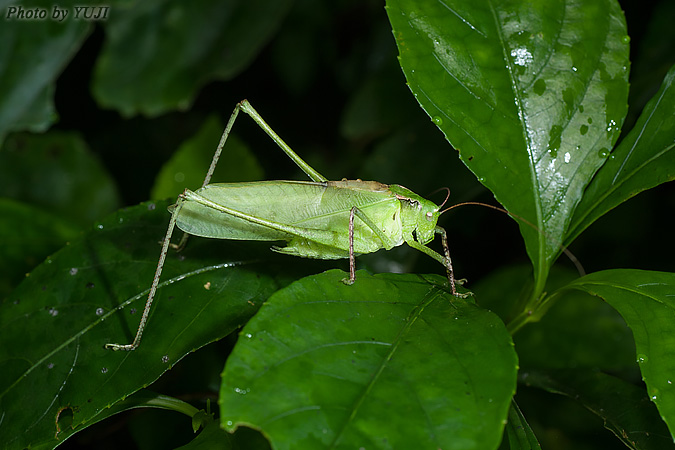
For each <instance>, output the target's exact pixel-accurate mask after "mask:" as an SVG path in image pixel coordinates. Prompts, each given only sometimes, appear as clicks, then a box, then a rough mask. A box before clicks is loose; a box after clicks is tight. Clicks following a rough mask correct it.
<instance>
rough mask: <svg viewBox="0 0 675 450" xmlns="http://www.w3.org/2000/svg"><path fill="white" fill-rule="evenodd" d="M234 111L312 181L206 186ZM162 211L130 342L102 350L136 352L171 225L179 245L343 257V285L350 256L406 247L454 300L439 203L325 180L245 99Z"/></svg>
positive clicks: (385, 188) (382, 187)
mask: <svg viewBox="0 0 675 450" xmlns="http://www.w3.org/2000/svg"><path fill="white" fill-rule="evenodd" d="M239 111H243V112H245V113H246V114H248V115H249V116H250V117H251V118H252V119H253V120H254V121H255V122H256V123H257V124H258V125H259V126H260V127H261V128H262V129H263V130H264V131H265V132H266V133H267V134H268V135H269V136H270V137H271V138H272V140H273V141H274V142H276V143H277V145H278V146H279V147H281V149H282V150H283V151H284V153H286V155H288V157H289V158H291V159H292V160H293V162H295V164H297V165H298V167H300V169H302V170H303V172H305V173H306V174H307V176H309V178H310V179H311V180H312V181H258V182H250V183H214V184H209V182H210V181H211V176H212V175H213V171H214V170H215V168H216V164H217V163H218V158H219V156H220V153H221V152H222V150H223V146H224V145H225V141H226V140H227V137H228V135H229V134H230V131H231V129H232V125H233V124H234V121H235V120H236V118H237V115H238V114H239ZM280 204H282V205H285V206H284V207H280V206H279V205H280ZM169 210H170V211H171V220H170V221H169V226H168V229H167V231H166V236H165V237H164V241H163V243H162V250H161V253H160V256H159V261H158V263H157V270H156V271H155V277H154V279H153V281H152V285H151V286H150V292H149V294H148V300H147V302H146V304H145V309H144V310H143V315H142V316H141V321H140V324H139V326H138V331H137V333H136V337H135V338H134V340H133V342H132V343H131V344H127V345H122V344H106V348H110V349H113V350H134V349H136V348H137V347H138V345H139V343H140V340H141V336H142V334H143V330H144V329H145V326H146V324H147V321H148V315H149V313H150V306H151V305H152V301H153V299H154V297H155V293H156V291H157V286H158V285H159V278H160V275H161V273H162V267H163V265H164V260H165V258H166V254H167V252H168V251H169V247H171V246H172V245H171V244H170V242H171V236H172V234H173V230H174V227H175V226H178V228H180V229H181V230H183V231H184V232H185V235H184V238H183V239H182V240H181V242H180V244H178V245H177V247H178V248H180V247H182V246H183V245H184V244H185V238H186V237H187V236H188V235H190V234H192V235H196V236H202V237H208V238H215V239H236V240H256V241H281V242H284V241H285V242H286V245H284V246H281V247H277V246H274V247H272V250H274V251H276V252H279V253H285V254H288V255H295V256H301V257H305V258H316V259H338V258H349V279H345V280H344V282H345V283H346V284H352V283H354V281H355V279H356V276H355V264H354V256H355V255H358V254H364V253H372V252H375V251H377V250H380V249H382V248H384V249H387V250H390V249H392V248H394V247H396V246H399V245H401V244H403V243H404V242H405V243H406V244H408V245H409V246H410V247H412V248H414V249H417V250H419V251H421V252H422V253H425V254H427V255H429V256H430V257H432V258H434V259H435V260H437V261H438V262H440V263H441V264H442V265H443V266H444V267H445V268H446V273H447V276H448V281H449V283H450V288H451V290H452V293H453V294H455V295H457V291H456V289H455V279H454V275H453V271H452V261H451V260H450V252H449V250H448V242H447V234H446V232H445V230H444V229H443V228H441V227H439V226H438V225H437V222H438V218H439V216H440V214H441V212H440V211H439V210H440V207H439V206H437V205H436V204H435V203H433V202H431V201H429V200H426V199H425V198H423V197H420V196H419V195H417V194H415V193H414V192H412V191H410V190H409V189H407V188H404V187H403V186H399V185H386V184H382V183H379V182H377V181H362V180H347V179H343V180H341V181H328V180H327V179H326V177H324V176H323V175H321V174H320V173H318V172H317V171H316V170H314V169H313V168H312V167H311V166H310V165H309V164H307V163H306V162H305V161H303V160H302V159H301V158H300V157H299V156H298V155H297V154H296V153H295V152H294V151H293V150H291V148H290V147H289V146H288V145H287V144H286V143H285V142H284V141H283V140H282V139H281V138H280V137H279V136H278V135H277V134H276V133H275V132H274V131H273V130H272V129H271V128H270V126H269V125H267V123H265V121H264V120H263V118H262V117H261V116H260V114H258V113H257V112H256V110H255V109H253V107H252V106H251V104H250V103H249V102H248V101H246V100H244V101H242V102H240V103H239V104H237V106H236V107H235V108H234V112H233V113H232V116H231V117H230V120H229V121H228V123H227V126H226V127H225V131H224V132H223V136H222V138H221V139H220V143H219V144H218V147H217V149H216V152H215V154H214V155H213V160H212V161H211V166H210V167H209V170H208V172H207V174H206V178H205V179H204V183H203V184H202V187H201V188H200V189H198V190H196V191H191V190H189V189H186V190H185V191H184V192H183V193H182V194H181V195H180V196H179V197H178V199H177V201H176V203H175V204H174V205H172V206H171V207H169ZM437 234H440V236H441V243H442V246H443V252H444V254H443V255H441V254H439V253H437V252H436V251H434V250H432V249H430V248H429V247H427V246H426V244H428V243H429V242H431V241H432V240H433V239H434V236H435V235H437Z"/></svg>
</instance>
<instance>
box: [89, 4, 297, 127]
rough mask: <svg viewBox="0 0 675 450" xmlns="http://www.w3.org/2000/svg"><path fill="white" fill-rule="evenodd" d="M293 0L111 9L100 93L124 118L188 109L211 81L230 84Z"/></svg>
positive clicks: (101, 61)
mask: <svg viewBox="0 0 675 450" xmlns="http://www.w3.org/2000/svg"><path fill="white" fill-rule="evenodd" d="M290 4H291V0H253V1H249V0H239V1H228V2H222V1H220V0H198V1H193V2H190V3H186V2H182V1H176V0H150V1H143V2H131V3H129V4H128V5H125V6H119V7H117V8H116V9H115V10H114V11H112V12H111V15H110V20H109V21H108V22H107V24H106V36H107V40H106V43H105V45H104V48H103V53H102V54H101V57H100V58H99V60H98V63H97V66H96V69H95V78H94V84H93V90H94V95H95V96H96V97H97V99H98V101H99V102H100V103H101V104H103V105H106V106H107V107H111V108H115V109H117V110H119V111H120V112H121V113H122V114H123V115H126V116H131V115H134V114H137V113H142V114H146V115H150V116H155V115H158V114H161V113H162V112H165V111H167V110H171V109H176V108H187V107H188V106H189V105H190V104H191V103H192V99H193V97H194V96H195V94H196V91H197V90H198V89H199V88H201V87H202V86H203V85H204V84H206V83H207V82H208V81H211V80H214V79H220V80H225V79H229V78H231V77H233V76H235V75H236V74H238V73H239V72H240V71H241V70H243V69H244V68H245V67H246V65H248V64H249V63H250V62H251V61H252V60H253V58H254V57H255V56H256V54H257V53H258V52H259V51H260V49H261V48H262V47H263V45H264V44H265V43H266V42H267V41H268V40H269V39H270V38H271V36H272V35H273V33H274V32H275V31H276V29H277V27H278V25H279V23H280V22H281V20H282V19H283V18H284V16H285V14H286V12H287V11H288V8H289V6H290Z"/></svg>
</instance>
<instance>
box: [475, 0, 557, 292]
mask: <svg viewBox="0 0 675 450" xmlns="http://www.w3.org/2000/svg"><path fill="white" fill-rule="evenodd" d="M488 4H489V5H490V12H491V13H492V19H493V20H494V24H495V29H496V30H497V36H498V37H499V43H500V46H501V48H502V56H503V58H504V61H505V62H506V67H507V70H508V73H509V79H510V80H511V90H512V91H513V96H514V98H515V99H516V108H517V109H518V118H519V119H520V120H519V122H520V128H521V133H522V135H523V141H524V142H525V146H526V149H527V157H528V159H529V161H530V164H529V167H528V169H529V171H530V183H531V186H532V200H533V203H534V210H535V215H536V224H537V226H538V227H539V228H540V229H541V225H542V211H541V203H540V202H539V201H538V199H539V196H538V186H539V183H538V181H537V173H536V171H535V161H534V155H533V154H532V145H531V141H530V139H529V136H528V133H527V126H526V120H525V112H524V110H523V99H522V98H521V96H520V95H519V94H518V88H517V86H518V83H517V81H516V78H515V77H514V69H513V64H512V63H511V61H510V59H509V55H508V54H507V45H506V42H505V40H504V34H503V30H502V27H501V23H500V21H499V17H498V16H497V12H496V10H495V7H494V3H493V2H492V1H489V2H488ZM542 239H543V235H542V233H537V241H538V244H537V253H538V258H537V267H536V270H535V274H536V275H535V280H536V281H535V288H534V289H533V291H532V296H531V299H535V298H538V297H539V294H540V293H541V291H542V290H543V289H544V284H545V282H546V268H545V264H544V262H545V261H546V254H545V251H546V246H545V245H544V244H545V243H544V242H542Z"/></svg>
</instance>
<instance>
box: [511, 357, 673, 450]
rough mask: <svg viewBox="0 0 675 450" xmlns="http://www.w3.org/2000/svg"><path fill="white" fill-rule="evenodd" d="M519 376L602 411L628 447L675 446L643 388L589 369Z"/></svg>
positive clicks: (607, 424) (654, 448)
mask: <svg viewBox="0 0 675 450" xmlns="http://www.w3.org/2000/svg"><path fill="white" fill-rule="evenodd" d="M518 378H519V380H520V381H521V382H522V383H524V384H526V385H528V386H535V387H538V388H541V389H545V390H547V391H549V392H553V393H556V394H562V395H565V396H568V397H570V398H572V399H574V400H575V401H577V402H579V403H581V404H582V405H583V406H585V407H586V408H588V409H589V410H590V411H591V412H593V413H594V414H596V415H598V416H599V417H600V418H601V419H602V420H603V421H604V423H605V428H607V429H608V430H610V431H611V432H613V433H614V434H615V435H616V437H617V438H619V439H620V440H621V441H622V442H623V443H624V444H625V445H626V446H627V447H628V448H631V449H635V450H638V449H639V450H666V449H672V448H675V444H673V438H672V437H671V436H670V433H668V428H667V427H666V426H665V424H664V423H663V422H662V421H661V420H660V418H659V416H658V411H657V410H656V408H654V405H653V404H652V403H650V402H649V398H648V397H647V393H646V392H645V390H644V389H643V388H640V387H637V386H635V385H633V384H631V383H628V382H626V381H623V380H621V379H619V378H616V377H613V376H611V375H607V374H604V373H602V372H596V371H589V370H556V371H550V372H538V371H534V372H531V371H525V372H522V373H520V374H519V376H518Z"/></svg>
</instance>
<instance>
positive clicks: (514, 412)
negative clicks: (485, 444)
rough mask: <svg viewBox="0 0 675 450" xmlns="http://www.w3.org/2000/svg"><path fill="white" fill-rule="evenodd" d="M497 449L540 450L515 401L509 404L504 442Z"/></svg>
mask: <svg viewBox="0 0 675 450" xmlns="http://www.w3.org/2000/svg"><path fill="white" fill-rule="evenodd" d="M499 448H500V450H541V445H539V441H537V437H536V436H535V435H534V432H533V431H532V428H530V424H528V423H527V421H526V420H525V417H524V416H523V413H522V412H520V408H518V405H517V404H516V402H515V401H512V402H511V407H510V408H509V422H508V423H507V424H506V428H505V429H504V440H502V445H501V446H500V447H499Z"/></svg>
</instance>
